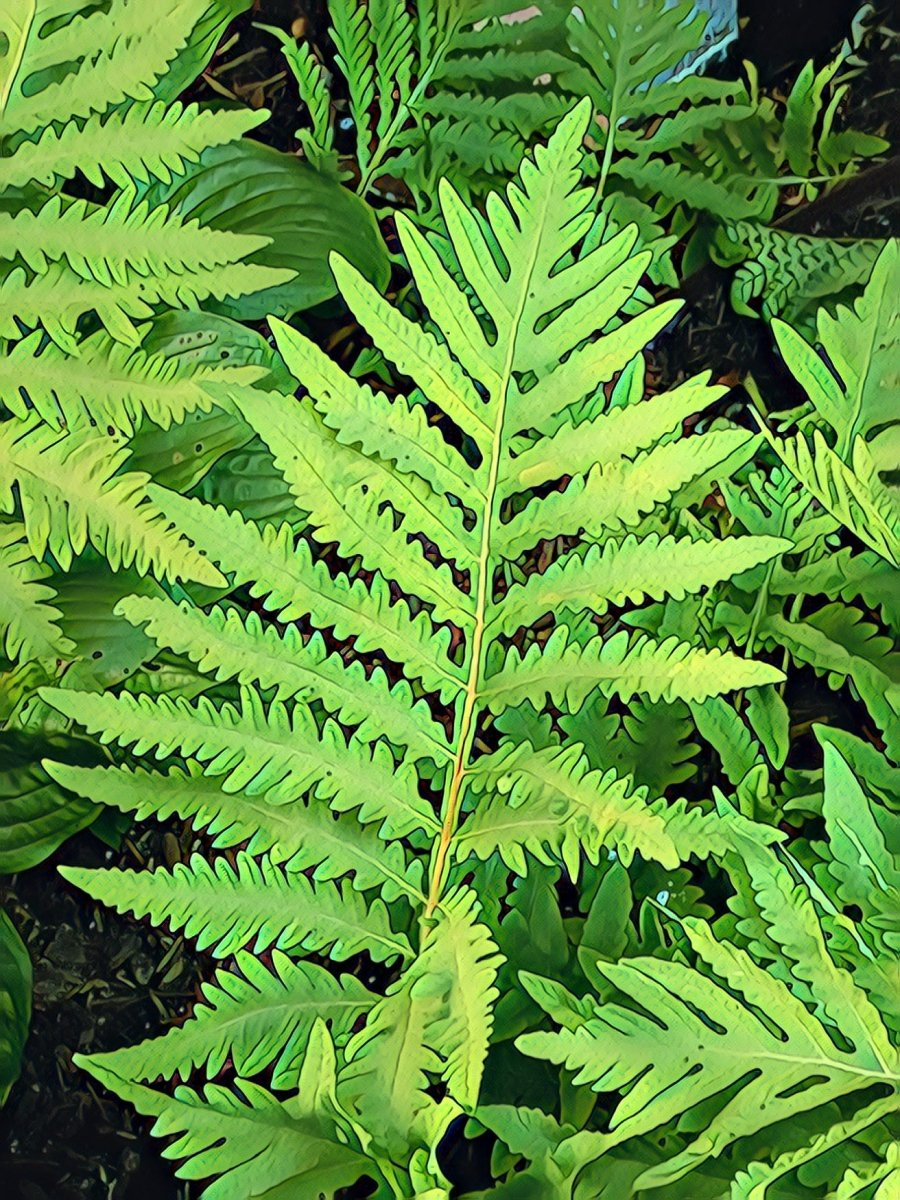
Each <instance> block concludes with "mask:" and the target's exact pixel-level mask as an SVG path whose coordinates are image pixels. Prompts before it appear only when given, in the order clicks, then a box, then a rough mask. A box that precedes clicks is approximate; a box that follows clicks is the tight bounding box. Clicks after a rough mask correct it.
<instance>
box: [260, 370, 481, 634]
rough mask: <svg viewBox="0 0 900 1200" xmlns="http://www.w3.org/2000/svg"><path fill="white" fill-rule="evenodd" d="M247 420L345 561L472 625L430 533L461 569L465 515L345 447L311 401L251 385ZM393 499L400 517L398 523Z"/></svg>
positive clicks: (322, 537) (319, 533) (468, 555)
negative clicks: (428, 545)
mask: <svg viewBox="0 0 900 1200" xmlns="http://www.w3.org/2000/svg"><path fill="white" fill-rule="evenodd" d="M238 405H239V407H240V410H241V412H242V414H243V415H244V417H245V418H246V420H247V421H248V423H249V424H250V425H251V426H252V427H253V428H254V429H255V430H256V431H257V433H259V435H260V436H261V437H262V439H263V441H264V442H265V443H266V445H267V446H268V447H269V449H270V450H271V451H272V454H273V456H274V458H275V464H276V466H277V467H278V469H279V470H280V471H281V472H282V473H283V475H284V477H285V480H286V482H287V484H288V486H289V487H290V489H291V492H292V493H293V494H294V496H295V497H296V499H297V504H298V507H299V508H301V509H302V510H304V511H305V512H307V513H309V518H308V520H309V525H310V527H311V529H312V530H313V531H314V536H315V537H316V539H317V541H319V542H323V543H330V542H335V543H337V546H338V549H339V550H340V553H341V554H342V555H343V557H344V558H347V559H353V558H354V557H356V556H359V558H360V559H361V561H362V564H363V566H364V567H365V568H366V569H367V570H370V571H379V572H380V573H381V574H382V575H383V576H385V577H386V578H388V579H395V580H396V581H397V583H398V584H399V585H400V587H401V588H403V590H404V591H405V592H406V593H407V594H408V595H410V596H418V597H419V598H420V599H421V600H424V601H427V602H428V603H429V604H431V605H432V606H433V608H434V616H435V619H436V620H438V621H444V620H452V621H454V622H456V623H457V624H459V625H463V626H465V625H468V624H470V622H471V617H470V615H469V613H468V611H467V610H468V607H469V605H468V603H467V601H466V597H465V596H464V595H463V594H461V593H460V592H459V589H458V588H457V586H456V584H455V583H454V580H453V576H452V574H451V572H450V569H449V567H448V566H447V565H446V563H438V564H433V563H431V562H430V561H429V560H428V559H427V558H426V555H425V548H424V546H423V545H422V542H421V541H420V540H419V538H418V537H417V536H416V535H424V536H425V537H426V538H427V539H428V540H429V541H431V542H432V543H433V544H434V545H436V547H437V549H438V551H439V553H441V555H442V556H443V557H444V558H447V559H451V560H454V561H456V562H457V563H458V565H459V567H460V568H461V569H467V568H469V567H470V566H471V564H472V563H473V561H474V557H475V554H474V550H473V549H472V547H471V545H470V539H469V538H468V537H466V534H465V529H464V528H463V524H462V514H461V512H460V510H459V509H458V508H455V509H454V508H453V507H451V506H450V505H449V504H448V503H447V501H446V500H445V498H444V497H443V496H435V494H434V493H433V492H432V491H431V488H430V487H429V486H428V485H427V484H425V483H422V482H421V481H420V480H418V478H417V477H415V476H409V475H401V474H399V473H395V472H393V471H392V470H391V468H390V467H389V466H388V465H387V464H384V463H381V462H379V461H378V460H373V459H372V458H369V457H367V456H366V455H365V454H363V453H361V452H359V451H357V450H356V449H354V448H353V447H351V446H346V445H341V444H340V442H338V441H337V440H336V439H335V437H334V435H333V434H332V433H331V432H330V431H329V430H327V429H326V428H325V427H324V425H323V424H322V422H321V419H320V418H319V417H317V416H316V413H315V410H314V409H313V407H312V405H310V404H309V403H303V402H299V403H298V402H297V401H296V400H294V399H293V398H289V397H284V396H279V395H264V394H261V393H260V394H256V393H254V392H253V390H252V389H251V390H250V391H248V392H246V393H243V394H242V395H241V396H240V398H239V399H238ZM385 500H387V501H389V502H390V503H391V506H392V508H394V510H395V511H396V512H398V513H400V514H402V517H403V519H402V521H401V523H400V525H399V528H395V525H396V520H395V518H394V517H393V515H392V514H391V513H390V512H386V511H384V508H383V504H384V501H385Z"/></svg>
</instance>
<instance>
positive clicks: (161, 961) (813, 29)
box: [0, 0, 900, 1200]
mask: <svg viewBox="0 0 900 1200" xmlns="http://www.w3.org/2000/svg"><path fill="white" fill-rule="evenodd" d="M740 7H741V12H742V15H744V16H747V17H749V23H748V25H747V27H746V29H745V31H744V32H743V33H742V38H741V43H740V46H739V47H738V55H739V56H740V57H748V58H752V59H753V60H754V61H755V62H757V64H758V65H759V66H760V68H761V71H762V77H763V79H764V80H765V81H766V82H767V83H768V84H769V85H775V86H777V84H778V82H779V81H783V80H785V79H790V78H791V76H792V75H793V73H794V72H795V70H796V67H797V64H798V63H799V62H800V61H802V60H805V59H806V58H808V57H809V56H810V55H817V54H821V53H823V52H825V51H827V50H828V48H829V47H830V46H831V45H833V44H834V43H835V42H836V41H837V40H839V39H840V37H841V36H842V35H843V32H844V31H845V30H846V29H847V28H848V23H849V19H850V17H851V16H852V14H853V12H854V11H855V10H856V8H857V7H858V5H857V0H850V2H849V3H846V2H843V0H834V2H833V3H827V2H825V0H811V2H810V3H809V4H806V3H794V2H792V3H790V4H788V3H783V4H778V3H771V2H769V3H766V2H765V0H753V3H749V4H742V5H741V6H740ZM325 8H326V6H325V3H324V0H257V2H256V4H255V6H254V10H253V12H251V13H249V14H246V15H245V16H243V17H241V18H240V19H239V20H237V21H236V22H235V23H234V25H233V27H232V29H231V30H230V32H229V34H228V35H227V36H226V37H225V38H224V39H223V43H222V48H221V49H220V52H219V53H218V54H217V55H216V57H215V58H214V60H213V62H212V63H211V64H210V67H209V69H208V71H207V72H206V74H205V75H204V76H203V77H202V78H201V79H200V80H199V81H198V83H197V84H196V85H195V86H194V88H193V89H192V90H191V93H190V98H191V99H202V100H209V99H212V98H214V97H215V96H216V95H217V94H219V95H221V94H223V93H225V94H230V95H231V96H233V97H236V98H238V99H241V100H244V101H246V102H248V103H250V104H252V105H254V106H256V107H260V106H262V105H263V104H265V105H266V106H267V107H269V108H270V109H272V112H273V116H272V118H271V119H270V120H269V121H268V122H267V123H266V125H265V126H263V127H262V129H261V130H260V132H259V136H261V137H262V138H263V140H265V141H267V142H269V143H270V144H272V145H274V146H277V147H278V148H280V149H282V150H290V149H292V148H293V145H294V137H293V134H294V130H295V129H296V127H297V124H298V119H297V114H298V105H297V96H296V90H295V87H294V84H293V81H292V80H291V79H290V78H289V77H288V76H286V75H285V72H284V70H283V67H282V60H281V57H280V53H279V50H278V47H277V44H276V42H275V40H274V38H272V36H271V35H269V34H267V33H265V32H263V31H261V30H258V29H256V28H254V26H253V23H254V21H256V22H263V23H265V24H270V25H276V26H278V27H279V28H281V29H290V28H291V26H292V25H294V31H295V33H301V32H305V33H306V34H307V35H308V36H310V37H311V38H312V40H313V41H314V43H315V44H316V45H317V46H318V47H319V48H320V49H321V50H322V52H323V54H324V55H325V56H326V58H327V56H328V55H329V54H330V44H329V41H328V36H327V19H326V11H325ZM807 9H809V10H811V11H814V19H811V18H810V16H809V13H807V12H806V10H807ZM801 10H802V11H801ZM301 23H302V24H301ZM817 39H818V40H817ZM886 45H887V43H886V42H885V43H881V46H880V48H879V40H878V39H876V42H875V46H874V48H873V50H872V51H871V52H870V65H869V68H868V70H867V72H866V73H865V74H863V75H861V76H860V77H859V78H858V79H857V80H855V81H854V83H853V85H852V89H851V99H850V106H849V107H850V111H849V113H848V119H849V120H850V121H851V122H852V123H853V124H854V125H856V126H857V127H859V128H863V129H866V130H869V131H871V132H878V133H880V134H882V135H883V136H886V137H887V138H888V139H889V140H890V141H891V143H892V145H894V146H896V145H897V144H898V142H900V133H898V125H900V112H898V106H897V99H896V92H895V91H894V90H892V84H893V82H894V81H895V80H896V65H897V64H896V54H895V55H894V57H893V58H892V57H891V54H890V53H889V52H888V50H887V49H886V48H885V47H886ZM850 188H851V190H850V191H849V192H848V193H847V194H846V195H845V196H844V197H839V198H838V199H837V202H834V201H832V202H830V203H829V202H828V201H827V199H826V201H824V202H822V203H821V206H820V207H819V208H818V211H816V206H815V205H813V206H810V207H809V208H808V209H806V210H798V211H797V212H796V213H794V214H792V218H791V220H792V221H793V222H795V223H796V224H795V226H794V227H796V228H801V227H802V228H803V229H805V230H806V231H807V232H813V233H822V234H828V235H832V236H885V235H886V234H889V233H891V232H893V233H896V232H898V219H897V218H898V208H897V191H898V167H897V160H892V163H891V164H888V166H887V167H886V168H884V167H883V168H880V169H876V171H875V172H874V173H873V174H872V175H871V176H870V177H869V178H868V179H867V180H863V181H861V183H860V182H859V181H856V183H855V186H854V185H853V184H851V185H850ZM789 227H791V226H790V223H789ZM687 290H688V297H689V309H688V317H687V320H686V321H685V323H684V324H683V325H682V327H681V328H680V330H679V331H677V332H676V334H675V335H674V336H672V337H671V338H670V339H669V340H668V342H667V345H666V347H665V349H664V350H661V351H660V352H659V353H658V354H657V360H658V361H657V363H656V364H655V365H656V367H657V370H658V371H659V373H660V374H661V375H663V376H666V375H672V374H674V373H675V372H676V371H677V372H680V373H684V372H688V373H690V372H693V371H697V370H700V369H702V368H704V367H712V368H713V369H714V372H715V373H716V375H717V376H720V377H721V376H728V375H733V376H734V377H738V376H740V375H741V374H742V373H744V372H745V371H746V370H747V369H748V368H750V367H751V366H752V369H753V372H754V375H755V377H756V378H757V380H758V381H760V383H761V385H762V386H763V387H764V389H765V390H766V391H767V393H768V394H770V395H774V394H775V393H777V391H778V390H779V389H782V390H786V389H787V387H788V382H787V380H786V377H785V375H784V372H783V370H782V368H781V365H780V363H779V362H778V360H777V358H776V357H775V356H774V355H773V353H772V351H771V343H770V339H769V337H768V335H767V334H766V331H765V328H764V326H763V325H762V323H761V322H754V321H749V320H744V319H738V318H736V317H735V316H734V314H733V313H732V312H731V310H730V309H729V307H728V303H727V288H726V285H725V277H724V274H723V273H720V272H718V271H715V270H710V271H707V272H705V273H704V274H703V275H702V277H701V278H700V279H695V280H692V281H689V287H688V289H687ZM808 684H809V687H808V691H806V692H805V694H804V695H803V696H802V697H800V696H797V697H794V700H795V701H796V706H795V711H799V712H802V713H804V714H806V713H808V715H809V717H810V718H812V717H822V716H826V719H827V715H831V716H833V717H835V718H836V719H837V720H838V721H839V723H843V722H841V717H846V716H847V715H848V714H846V713H841V714H840V715H838V714H837V713H836V712H835V706H836V705H837V706H840V704H841V698H840V697H838V696H836V695H835V694H834V693H831V692H829V691H828V690H827V688H825V686H824V684H823V683H821V682H820V681H816V680H814V679H813V677H812V676H811V674H810V676H809V680H808ZM797 686H800V685H799V681H798V682H797ZM851 727H852V725H851ZM801 741H802V739H801ZM798 749H800V751H801V755H802V746H800V747H798ZM796 765H802V764H801V763H800V762H797V763H796ZM179 833H180V830H178V829H174V830H173V829H169V830H166V829H160V828H159V827H157V826H154V827H152V828H148V829H145V830H142V831H141V833H140V835H139V836H138V835H137V834H135V835H133V836H134V840H133V841H132V840H131V839H130V838H126V840H125V842H124V843H123V846H122V848H121V850H119V851H116V852H112V851H109V850H108V849H107V847H106V846H105V845H104V844H103V843H102V842H101V841H100V840H99V839H98V838H96V837H95V836H94V835H93V834H92V833H91V832H90V830H88V831H85V832H84V833H82V834H79V835H78V836H77V837H75V838H74V839H72V840H71V841H70V842H69V843H68V844H67V845H65V846H64V847H63V848H62V849H61V850H60V851H59V852H58V853H57V854H55V855H54V856H52V857H51V858H50V859H49V860H48V861H46V862H45V863H43V864H42V865H41V866H39V867H37V868H35V869H33V870H31V871H28V872H25V873H23V874H22V875H19V876H13V877H8V878H5V879H0V901H2V903H3V904H4V905H5V906H6V909H7V911H8V912H9V913H10V915H11V916H12V918H13V920H14V921H15V923H16V925H17V927H18V928H19V930H20V932H21V933H22V936H23V937H24V938H25V940H26V941H27V943H28V946H29V950H30V953H31V957H32V960H33V964H34V981H35V989H34V1018H33V1024H32V1030H31V1036H30V1038H29V1042H28V1047H27V1051H26V1058H25V1064H24V1069H23V1074H22V1077H21V1079H20V1080H19V1081H18V1083H17V1084H16V1085H15V1087H14V1088H13V1090H12V1093H11V1095H10V1097H9V1100H8V1102H7V1105H6V1107H5V1108H4V1109H3V1110H2V1112H0V1180H2V1183H3V1195H4V1197H5V1198H6V1200H70V1198H71V1200H76V1198H78V1200H145V1198H146V1200H150V1198H152V1200H176V1198H177V1200H187V1198H188V1197H189V1196H191V1195H194V1196H196V1195H197V1194H198V1192H199V1190H200V1189H199V1188H196V1187H195V1188H193V1190H192V1189H191V1188H190V1186H189V1185H186V1184H184V1183H180V1182H178V1181H176V1180H175V1178H174V1175H173V1171H172V1167H171V1165H170V1164H168V1163H167V1162H165V1161H164V1160H163V1159H162V1158H161V1157H160V1155H159V1149H160V1147H159V1144H158V1143H154V1142H153V1141H152V1140H151V1138H150V1137H149V1133H148V1123H147V1122H145V1121H144V1120H143V1119H141V1118H140V1117H137V1116H136V1115H135V1114H134V1112H133V1110H131V1109H130V1108H129V1107H128V1106H127V1105H124V1104H121V1103H120V1102H118V1101H117V1100H116V1099H115V1098H114V1097H112V1096H110V1095H109V1094H108V1093H106V1092H105V1091H104V1090H103V1089H101V1088H99V1087H96V1086H94V1085H93V1084H92V1083H91V1081H90V1079H89V1077H88V1076H87V1075H86V1074H84V1073H83V1072H81V1071H79V1070H77V1069H76V1068H75V1067H74V1066H73V1064H72V1061H71V1056H72V1053H73V1052H78V1051H81V1052H92V1051H100V1050H105V1049H112V1048H114V1047H116V1046H120V1045H126V1044H130V1043H132V1042H135V1041H140V1040H141V1039H142V1038H144V1037H147V1036H149V1035H151V1034H154V1035H155V1034H157V1033H160V1032H162V1031H164V1029H165V1028H167V1027H168V1026H169V1024H171V1023H172V1022H173V1021H176V1020H178V1019H179V1018H180V1017H181V1016H183V1015H184V1014H185V1013H186V1012H187V1011H188V1009H189V1007H190V1005H191V1004H192V1002H193V1001H194V999H195V998H196V996H197V991H198V983H199V981H200V980H201V979H203V978H209V975H210V966H209V962H208V960H207V959H206V958H205V957H204V956H203V955H198V954H197V953H196V952H195V951H194V950H193V948H192V947H190V946H187V945H185V944H184V943H183V942H182V941H181V939H180V938H173V937H171V936H169V935H166V934H163V933H160V932H157V931H153V930H152V929H151V928H150V927H149V926H146V925H144V924H140V923H137V922H135V921H133V920H129V919H127V918H124V917H118V916H116V915H115V914H114V913H111V912H109V911H108V910H106V909H102V910H101V909H99V908H98V907H97V906H95V905H93V904H92V903H91V902H89V901H88V900H86V899H85V898H84V897H83V896H82V895H81V894H80V893H78V892H76V891H75V890H74V889H72V888H69V887H68V886H67V885H65V884H64V883H63V881H62V880H61V879H60V877H59V876H58V875H57V873H56V866H57V865H58V864H59V863H72V864H78V865H84V866H101V865H120V866H125V867H137V866H145V865H147V864H148V863H156V864H158V863H160V862H164V861H171V859H172V856H173V853H177V852H178V848H177V836H178V834H179ZM485 1149H486V1148H485V1147H480V1146H475V1147H472V1146H471V1145H468V1146H467V1145H464V1143H463V1140H462V1138H461V1130H454V1131H453V1136H452V1137H451V1138H449V1139H448V1145H447V1147H446V1168H447V1169H448V1171H450V1173H451V1174H452V1175H453V1177H454V1178H456V1179H457V1180H458V1181H459V1183H460V1185H461V1186H463V1187H474V1186H482V1187H483V1186H486V1184H487V1180H486V1179H485V1178H484V1168H485V1161H484V1160H485V1154H484V1153H483V1152H482V1151H484V1150H485ZM363 1194H364V1192H359V1193H357V1195H363Z"/></svg>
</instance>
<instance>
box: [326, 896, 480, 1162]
mask: <svg viewBox="0 0 900 1200" xmlns="http://www.w3.org/2000/svg"><path fill="white" fill-rule="evenodd" d="M478 916H479V905H478V903H477V900H476V899H475V896H474V894H473V893H472V892H470V891H468V890H463V891H460V892H457V893H455V894H453V895H450V896H448V897H447V898H446V900H445V901H444V902H443V904H442V906H441V911H440V913H439V915H438V916H437V920H436V925H435V927H434V928H433V929H432V930H431V931H430V932H429V934H428V936H427V940H426V941H425V945H424V949H423V950H422V951H421V953H420V954H419V956H418V958H417V959H416V960H415V961H414V962H413V963H412V964H411V965H410V967H409V968H408V969H407V971H406V972H405V973H404V975H403V976H401V978H400V979H399V980H398V981H397V982H396V983H395V984H393V985H392V986H391V987H390V988H389V989H388V993H387V995H386V996H385V997H384V999H383V1000H381V1001H380V1002H379V1003H378V1004H377V1005H376V1006H375V1007H374V1008H373V1009H372V1010H371V1012H370V1013H369V1015H368V1018H367V1020H366V1024H365V1026H364V1027H363V1028H362V1029H361V1030H360V1031H359V1033H357V1034H356V1035H355V1036H354V1037H353V1038H352V1039H351V1040H350V1042H349V1044H348V1046H347V1049H346V1066H345V1068H344V1070H343V1071H342V1073H341V1075H340V1077H339V1084H338V1095H339V1097H340V1098H341V1101H342V1102H343V1103H344V1104H347V1105H349V1106H350V1107H351V1109H352V1110H353V1111H354V1113H355V1114H357V1116H358V1117H360V1118H362V1120H363V1121H364V1122H365V1124H366V1125H367V1127H369V1128H372V1127H374V1128H376V1129H385V1127H387V1134H388V1138H389V1139H391V1140H395V1139H397V1138H398V1136H399V1137H400V1138H401V1139H404V1140H405V1139H406V1138H407V1137H409V1135H410V1134H412V1136H413V1138H414V1137H415V1134H416V1132H417V1129H416V1127H417V1126H421V1124H422V1114H423V1113H426V1114H427V1115H426V1117H425V1119H426V1120H428V1117H429V1116H430V1118H431V1120H438V1121H440V1120H441V1116H440V1114H439V1113H434V1112H432V1113H428V1109H429V1107H430V1105H429V1103H428V1098H427V1097H426V1096H425V1095H424V1090H425V1087H426V1085H427V1076H428V1075H430V1074H433V1075H435V1076H438V1077H440V1078H443V1080H444V1081H445V1083H446V1085H447V1089H448V1092H449V1096H450V1097H451V1098H452V1101H453V1102H455V1103H453V1104H452V1106H451V1105H450V1104H449V1099H448V1101H445V1102H444V1110H445V1113H446V1116H445V1117H444V1120H446V1119H447V1117H448V1116H450V1115H452V1114H453V1111H454V1109H455V1111H459V1110H458V1109H456V1104H459V1105H461V1106H462V1107H463V1108H468V1109H471V1108H472V1107H474V1105H475V1103H476V1101H477V1099H478V1092H479V1087H480V1083H481V1075H482V1071H483V1068H484V1060H485V1057H486V1054H487V1045H488V1040H489V1038H490V1031H491V1025H492V1018H491V1010H492V1007H493V1002H494V1000H495V999H496V996H497V991H496V988H495V987H494V979H495V977H496V973H497V968H498V966H499V965H500V962H501V961H502V959H501V957H500V956H499V955H498V954H497V947H496V945H495V944H494V941H493V939H492V938H491V936H490V934H489V932H488V930H487V928H486V927H485V926H484V925H483V924H482V923H481V922H480V921H479V920H478ZM432 1104H433V1102H432ZM447 1108H449V1110H450V1111H449V1112H447ZM385 1109H386V1110H387V1111H386V1112H385ZM376 1114H378V1115H376ZM411 1140H412V1139H411ZM401 1144H402V1142H401ZM407 1153H408V1151H407Z"/></svg>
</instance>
